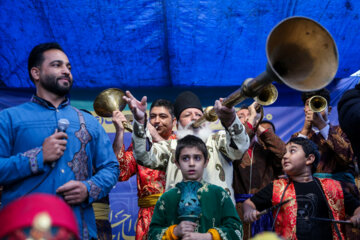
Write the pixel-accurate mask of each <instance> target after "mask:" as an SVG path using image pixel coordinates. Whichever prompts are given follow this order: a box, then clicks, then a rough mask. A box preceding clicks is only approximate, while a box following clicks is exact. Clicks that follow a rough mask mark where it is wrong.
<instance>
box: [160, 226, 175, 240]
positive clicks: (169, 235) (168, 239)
mask: <svg viewBox="0 0 360 240" xmlns="http://www.w3.org/2000/svg"><path fill="white" fill-rule="evenodd" d="M176 226H177V224H175V225H171V226H170V227H169V228H168V229H167V230H166V232H165V234H164V236H163V237H162V240H177V239H179V238H178V237H177V236H175V234H174V229H175V227H176Z"/></svg>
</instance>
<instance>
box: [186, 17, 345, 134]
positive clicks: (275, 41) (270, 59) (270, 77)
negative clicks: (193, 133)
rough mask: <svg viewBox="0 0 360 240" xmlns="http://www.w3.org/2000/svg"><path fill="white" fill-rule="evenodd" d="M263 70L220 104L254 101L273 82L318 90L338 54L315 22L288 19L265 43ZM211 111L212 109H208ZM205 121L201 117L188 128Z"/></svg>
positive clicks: (331, 74)
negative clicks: (252, 99) (250, 99)
mask: <svg viewBox="0 0 360 240" xmlns="http://www.w3.org/2000/svg"><path fill="white" fill-rule="evenodd" d="M266 56H267V65H266V70H265V71H264V72H263V73H261V74H260V75H259V76H257V77H256V78H254V79H247V80H245V81H244V82H243V84H242V85H241V87H240V88H239V89H238V90H236V91H235V92H234V93H232V94H230V95H229V96H228V97H227V98H226V99H224V101H223V105H225V106H227V107H233V106H235V105H237V104H239V103H241V102H242V101H244V100H245V99H246V98H249V97H251V98H254V97H256V96H258V95H259V93H260V92H261V90H262V89H263V88H264V87H265V86H267V85H268V84H270V83H271V82H273V81H277V82H282V83H285V84H286V85H287V86H289V87H291V88H293V89H295V90H299V91H312V90H318V89H321V88H323V87H325V86H326V85H328V84H329V83H330V82H331V81H332V80H333V78H334V76H335V74H336V71H337V68H338V64H339V61H338V51H337V47H336V44H335V42H334V40H333V38H332V37H331V35H330V33H329V32H328V31H327V30H326V29H325V28H324V27H323V26H321V25H320V24H319V23H318V22H316V21H314V20H312V19H309V18H306V17H290V18H287V19H285V20H283V21H281V22H280V23H279V24H277V25H276V26H275V27H274V28H273V29H272V30H271V32H270V34H269V36H268V38H267V42H266ZM212 111H213V112H215V110H214V109H213V110H212ZM205 121H206V116H205V114H204V116H202V117H201V118H200V119H198V120H197V121H195V122H194V123H193V124H192V126H193V127H194V128H196V127H199V126H200V125H201V124H202V123H203V122H205Z"/></svg>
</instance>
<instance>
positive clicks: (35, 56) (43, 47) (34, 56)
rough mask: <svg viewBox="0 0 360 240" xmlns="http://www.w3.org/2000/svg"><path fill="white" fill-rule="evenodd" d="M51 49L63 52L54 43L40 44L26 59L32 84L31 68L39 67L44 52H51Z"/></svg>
mask: <svg viewBox="0 0 360 240" xmlns="http://www.w3.org/2000/svg"><path fill="white" fill-rule="evenodd" d="M51 49H57V50H60V51H62V52H64V50H63V49H62V47H61V46H60V45H59V44H58V43H56V42H50V43H41V44H39V45H36V46H35V47H34V48H33V49H32V50H31V52H30V55H29V58H28V72H29V76H30V79H31V81H32V82H34V79H33V77H32V76H31V69H32V68H33V67H39V66H40V65H41V64H42V63H43V61H44V55H43V54H44V52H46V51H48V50H51ZM64 53H65V52H64Z"/></svg>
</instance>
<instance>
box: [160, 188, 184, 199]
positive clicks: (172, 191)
mask: <svg viewBox="0 0 360 240" xmlns="http://www.w3.org/2000/svg"><path fill="white" fill-rule="evenodd" d="M180 194H181V191H180V189H179V188H177V187H174V188H171V189H169V190H167V191H166V192H164V193H163V194H162V195H161V196H160V198H159V201H169V200H170V199H173V197H174V196H176V195H180ZM171 202H172V201H171Z"/></svg>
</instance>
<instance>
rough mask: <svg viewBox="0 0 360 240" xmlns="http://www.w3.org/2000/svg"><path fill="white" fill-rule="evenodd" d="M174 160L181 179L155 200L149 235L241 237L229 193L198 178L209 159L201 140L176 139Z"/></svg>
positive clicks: (202, 237)
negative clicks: (181, 176)
mask: <svg viewBox="0 0 360 240" xmlns="http://www.w3.org/2000/svg"><path fill="white" fill-rule="evenodd" d="M175 160H176V165H177V166H178V167H179V168H180V170H181V173H182V175H183V179H184V180H183V181H182V182H179V183H177V184H176V186H175V187H174V188H173V189H170V190H169V191H167V192H165V193H164V194H163V195H162V196H161V197H160V198H159V200H158V202H157V203H156V206H155V210H154V215H153V218H152V220H151V224H150V230H149V239H168V240H171V239H182V240H190V239H196V240H201V239H214V240H217V239H232V240H235V239H242V236H243V231H242V223H241V221H240V219H239V217H238V215H237V212H236V210H235V206H234V204H233V202H232V200H231V197H230V196H229V195H228V193H227V192H226V191H225V190H224V189H223V188H221V187H219V186H216V185H213V184H209V183H206V182H205V181H203V180H202V176H203V172H204V168H205V167H206V165H207V163H208V161H209V158H208V152H207V149H206V145H205V143H204V142H203V141H202V140H201V139H200V138H198V137H195V136H193V135H187V136H186V137H184V138H182V139H180V140H179V141H178V144H177V147H176V152H175Z"/></svg>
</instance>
